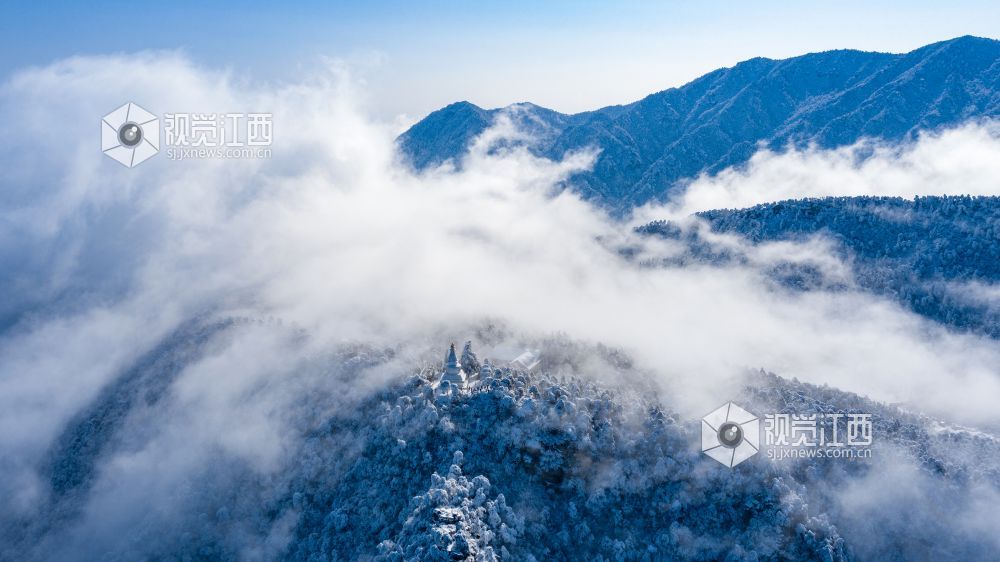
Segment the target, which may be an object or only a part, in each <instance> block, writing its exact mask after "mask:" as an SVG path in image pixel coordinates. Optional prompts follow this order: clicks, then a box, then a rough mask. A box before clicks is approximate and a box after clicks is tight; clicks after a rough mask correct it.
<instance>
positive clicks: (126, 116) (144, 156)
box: [101, 102, 160, 168]
mask: <svg viewBox="0 0 1000 562" xmlns="http://www.w3.org/2000/svg"><path fill="white" fill-rule="evenodd" d="M159 150H160V120H159V119H158V118H157V117H156V116H155V115H153V114H152V113H150V112H148V111H146V110H145V109H143V108H141V107H139V106H138V105H136V104H134V103H131V102H130V103H126V104H125V105H123V106H121V107H119V108H118V109H116V110H114V111H112V112H111V113H109V114H107V115H105V116H104V118H103V119H102V120H101V151H103V152H104V154H107V155H108V156H110V157H111V158H113V159H114V160H116V161H118V162H120V163H122V164H124V165H125V166H127V167H129V168H132V167H134V166H137V165H139V164H140V163H142V162H144V161H146V160H148V159H149V158H150V157H152V156H153V155H154V154H156V153H157V152H159Z"/></svg>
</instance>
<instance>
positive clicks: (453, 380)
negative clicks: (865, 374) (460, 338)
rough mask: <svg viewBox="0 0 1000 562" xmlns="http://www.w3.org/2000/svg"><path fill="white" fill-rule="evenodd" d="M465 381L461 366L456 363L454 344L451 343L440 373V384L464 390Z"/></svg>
mask: <svg viewBox="0 0 1000 562" xmlns="http://www.w3.org/2000/svg"><path fill="white" fill-rule="evenodd" d="M465 379H466V374H465V371H463V370H462V366H461V365H460V364H459V363H458V354H457V353H455V344H454V343H452V344H451V347H449V348H448V353H447V355H445V358H444V372H443V373H441V382H442V383H444V382H447V383H449V384H450V385H452V386H455V387H457V388H464V387H465Z"/></svg>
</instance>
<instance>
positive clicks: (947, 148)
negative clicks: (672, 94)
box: [0, 52, 1000, 560]
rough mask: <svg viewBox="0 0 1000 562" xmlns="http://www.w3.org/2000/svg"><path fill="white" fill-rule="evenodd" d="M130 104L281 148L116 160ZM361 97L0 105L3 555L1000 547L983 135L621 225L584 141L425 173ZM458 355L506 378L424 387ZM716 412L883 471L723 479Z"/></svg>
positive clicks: (21, 77)
mask: <svg viewBox="0 0 1000 562" xmlns="http://www.w3.org/2000/svg"><path fill="white" fill-rule="evenodd" d="M120 91H128V92H131V94H130V95H132V96H133V98H134V99H135V100H136V101H139V102H140V103H142V104H143V105H144V106H146V107H148V108H154V109H155V110H156V111H161V112H170V111H205V112H220V113H222V112H226V111H245V112H251V111H263V110H266V111H269V112H272V113H273V120H274V135H275V143H274V147H273V156H272V157H271V158H270V159H266V160H253V159H246V160H212V159H206V160H196V159H195V160H186V161H171V160H168V159H166V158H163V157H162V155H161V157H157V158H153V159H151V160H149V161H148V162H145V163H143V164H142V165H141V166H138V167H136V168H134V169H127V168H125V167H120V166H117V164H115V163H113V162H110V161H107V159H103V158H99V156H100V155H99V154H97V152H98V151H97V148H96V143H97V138H96V132H95V131H96V125H97V122H98V121H99V117H100V116H101V115H103V114H104V113H106V112H107V111H108V110H109V109H111V108H113V107H115V106H116V105H119V104H120V103H122V102H123V101H125V100H119V99H117V98H116V97H115V96H116V95H117V94H114V92H120ZM366 99H367V98H366V92H365V86H364V81H363V80H362V79H360V78H359V77H357V76H354V75H353V74H352V69H351V68H350V67H348V66H345V65H342V64H340V63H330V66H329V67H328V68H323V69H320V70H317V71H316V72H314V73H313V74H311V75H309V76H307V77H305V78H303V79H302V80H300V81H298V82H295V83H280V84H273V83H257V82H253V81H251V80H249V79H246V78H244V77H240V76H239V75H237V74H235V73H233V72H231V71H225V70H220V69H215V68H207V67H203V66H200V65H198V64H197V63H196V62H194V61H192V60H190V59H189V58H187V57H186V56H183V55H180V54H177V53H169V52H168V53H161V52H155V53H154V52H151V53H144V54H138V55H130V56H102V57H74V58H70V59H65V60H62V61H59V62H56V63H53V64H51V65H49V66H44V67H37V68H29V69H25V70H22V71H21V72H19V73H16V74H15V75H13V77H12V78H10V79H9V80H8V81H7V82H6V83H4V84H3V85H2V86H0V118H2V119H3V121H4V123H5V127H6V128H7V130H8V131H12V132H13V133H12V134H10V135H6V136H5V137H4V138H3V139H2V140H0V154H2V156H0V158H2V159H3V162H2V165H0V184H3V185H4V186H5V189H4V191H3V193H2V195H0V263H2V264H3V265H4V267H3V271H2V272H0V292H2V294H3V295H4V298H3V299H2V300H0V544H2V546H0V558H4V559H7V558H9V557H15V554H16V553H21V554H22V555H21V556H17V558H20V559H80V560H84V559H122V560H126V559H137V558H165V557H168V558H183V559H203V558H225V559H236V558H239V559H274V558H293V559H303V560H305V559H310V560H357V559H369V558H371V557H381V559H386V560H404V559H405V560H409V559H414V557H416V558H417V559H424V558H421V557H422V556H423V557H426V558H429V557H430V555H429V554H428V553H429V552H431V551H432V550H433V549H432V548H431V546H432V545H436V546H434V548H438V549H439V550H440V552H441V553H449V552H450V553H455V552H465V553H467V554H468V555H469V556H472V557H473V558H472V559H476V560H480V559H482V560H488V559H490V556H496V557H503V556H507V557H513V559H529V558H528V557H529V556H533V557H535V559H537V560H543V559H562V558H564V557H565V553H567V552H573V550H572V548H574V545H575V548H579V549H581V550H578V551H576V552H577V553H581V552H585V553H587V556H586V558H588V559H598V558H599V557H604V559H608V560H611V559H619V560H633V559H635V560H640V559H651V560H652V559H662V558H664V557H685V558H700V559H718V558H722V557H724V556H726V553H732V552H737V553H738V555H739V556H743V557H744V558H746V559H754V558H755V557H759V558H760V559H766V558H772V557H778V556H791V557H803V558H813V559H819V558H822V557H826V558H827V559H854V558H860V559H889V557H890V556H894V555H898V554H900V553H902V556H903V557H905V556H906V554H907V553H909V554H910V555H913V556H918V557H919V556H922V555H926V552H931V553H935V554H938V555H940V556H943V557H948V556H956V555H962V556H965V557H967V558H970V559H987V558H988V557H989V554H988V553H990V552H996V550H997V548H1000V543H998V542H997V538H996V536H997V533H996V531H997V530H998V529H1000V519H998V516H997V512H996V510H995V509H993V506H995V501H996V500H997V498H998V493H1000V463H998V461H997V460H996V459H997V457H996V454H995V453H996V452H997V448H998V445H997V439H998V435H1000V433H998V432H1000V410H998V409H997V405H996V399H997V397H1000V367H998V366H1000V343H998V339H997V338H998V337H1000V328H998V326H1000V296H998V295H1000V292H998V291H1000V289H998V287H1000V285H997V283H998V282H1000V272H998V271H997V270H996V268H997V263H1000V261H998V260H1000V256H998V247H1000V238H998V237H1000V202H998V195H1000V189H998V185H997V178H1000V157H997V155H1000V129H998V127H997V125H996V124H995V123H994V122H993V121H990V120H988V119H987V120H970V121H966V122H963V123H961V124H960V125H957V126H955V127H948V128H946V129H942V130H934V131H927V132H926V133H921V134H919V135H917V136H916V138H914V139H912V140H908V141H906V142H900V143H891V142H886V141H881V140H873V139H863V140H861V141H859V142H857V143H852V144H850V145H848V146H845V147H839V148H830V149H826V148H819V147H816V146H804V147H790V148H788V149H787V150H778V149H773V148H768V147H764V146H761V147H758V148H759V150H758V151H757V152H756V153H755V154H754V155H753V156H752V157H750V158H749V159H748V160H747V162H746V163H744V164H741V165H740V166H738V167H733V168H726V169H724V170H721V171H719V172H718V173H715V174H711V175H709V174H702V175H699V176H696V177H692V178H688V180H687V181H686V182H685V183H684V185H683V188H682V189H680V190H679V191H678V192H677V193H676V194H675V195H674V196H673V197H671V198H670V199H669V200H664V201H649V202H644V203H643V204H642V205H641V206H638V207H636V208H634V209H631V210H629V212H627V213H624V214H623V213H621V212H620V209H609V208H607V207H606V206H602V205H600V204H598V202H595V201H592V200H589V199H587V198H586V197H583V196H581V195H580V194H579V193H578V192H577V191H575V190H574V189H573V188H572V184H573V178H574V177H576V175H577V174H579V173H581V172H586V171H588V170H590V169H592V167H593V166H594V164H595V162H596V161H597V159H598V158H599V155H600V150H599V149H598V148H593V147H592V148H589V149H588V148H583V149H579V150H571V151H568V152H566V153H564V154H562V155H561V156H560V157H558V158H547V157H545V156H540V155H538V154H537V153H536V152H533V151H532V150H530V147H531V145H532V142H533V137H532V134H533V133H532V131H526V130H524V129H523V128H522V127H519V126H518V123H519V119H518V118H517V116H516V115H513V116H512V115H511V114H510V113H509V112H508V113H503V112H500V113H499V114H498V115H497V116H496V118H495V120H493V121H492V122H491V125H490V127H489V128H487V129H486V130H485V131H484V132H482V133H481V134H479V135H478V136H476V137H475V139H474V140H473V141H472V143H471V145H470V146H469V147H468V149H467V151H465V152H464V153H463V154H462V155H461V156H460V157H458V158H456V159H451V160H447V161H445V162H444V163H442V164H440V165H436V166H430V167H427V168H425V169H423V170H420V171H416V170H414V169H413V168H412V167H411V166H410V165H408V164H407V162H405V160H404V158H402V156H401V155H400V153H399V150H398V144H397V141H396V137H397V136H398V135H399V133H400V132H401V128H402V127H401V126H400V125H401V123H395V122H391V123H387V122H384V121H380V120H377V119H375V118H373V117H371V115H372V112H371V111H370V110H369V109H368V107H367V105H366V104H367V101H366ZM80 115H84V116H87V117H86V118H79V117H78V116H80ZM90 116H93V119H91V118H90ZM944 196H947V197H944ZM872 197H877V198H884V199H871V198H872ZM805 198H839V199H816V200H815V205H813V206H812V207H810V206H809V205H810V204H809V203H808V202H802V201H801V200H803V199H805ZM915 198H916V199H915ZM786 200H799V201H798V202H797V203H788V204H785V205H777V206H775V205H772V204H774V203H777V202H782V201H786ZM756 205H760V207H755V206H756ZM748 208H749V209H750V210H746V209H748ZM727 209H729V210H728V211H727ZM817 216H820V217H822V220H823V221H826V222H824V223H823V224H825V225H827V226H829V227H828V228H819V227H814V226H815V224H819V223H810V221H811V220H813V218H814V217H817ZM817 220H818V219H817ZM790 233H791V234H794V236H793V235H790ZM949 252H950V253H949ZM949 260H950V261H949ZM465 341H471V342H472V345H471V347H472V349H473V350H474V352H475V356H476V359H475V361H476V364H475V368H476V370H477V372H478V369H480V368H481V367H482V363H483V362H484V361H485V360H486V359H487V358H489V359H490V360H491V363H490V364H491V365H493V366H494V367H495V370H489V371H488V373H487V376H485V377H484V378H482V379H481V380H480V381H479V383H478V385H477V386H474V387H472V388H470V389H466V390H465V391H464V393H456V394H454V395H445V396H442V395H441V394H440V393H436V392H435V391H434V390H433V386H434V385H435V384H436V383H437V379H438V377H439V375H440V372H441V370H442V368H443V363H442V357H443V356H444V354H445V351H446V350H447V348H448V345H449V344H450V343H451V342H457V343H458V344H459V346H460V348H461V344H462V343H464V342H465ZM524 350H537V353H538V357H539V360H540V364H539V366H538V367H537V368H536V369H534V370H532V371H530V372H528V371H525V370H523V369H519V368H518V366H517V365H512V364H511V363H510V362H511V360H512V359H513V358H515V357H516V356H517V355H518V354H519V353H521V352H522V351H524ZM729 400H736V401H740V400H742V401H743V403H745V404H746V405H752V406H756V407H759V408H760V409H761V411H772V410H774V411H777V409H780V408H782V407H790V405H794V406H797V407H801V408H805V409H816V410H817V411H823V410H824V408H825V409H830V408H840V409H861V410H863V411H869V412H872V413H873V414H875V415H876V420H877V423H876V432H877V433H876V442H875V455H874V458H873V459H871V460H870V461H865V462H861V461H859V462H854V463H839V464H838V463H836V462H833V461H828V462H825V463H824V462H817V463H811V462H809V461H770V460H768V459H765V458H757V459H755V460H754V461H753V462H751V463H746V464H745V465H741V466H740V467H737V468H735V469H733V470H732V471H730V469H729V468H728V467H723V466H719V465H716V464H714V462H713V461H711V460H709V459H706V458H704V457H703V456H701V454H700V450H699V446H700V443H699V441H698V429H699V426H698V423H699V419H700V418H701V417H702V416H703V415H704V414H705V413H707V412H709V411H711V410H712V409H714V408H715V407H717V406H718V405H719V404H722V403H725V402H726V401H729ZM769 409H771V410H769ZM435 474H436V475H435ZM437 508H448V509H454V510H455V511H454V514H452V515H447V516H444V515H441V512H438V511H435V509H437ZM741 509H744V510H749V511H750V512H752V513H753V516H752V517H750V516H748V518H741V517H737V516H736V515H733V514H734V513H736V512H738V510H741ZM448 513H451V512H448ZM449 518H450V519H449ZM671 521H672V522H671ZM456 522H458V523H456ZM443 525H444V526H446V525H452V526H453V527H452V528H451V530H450V534H448V533H446V532H445V531H442V530H441V528H442V526H443ZM455 525H458V527H459V530H458V531H456V530H455V527H454V526H455ZM873 526H875V527H879V528H882V529H888V530H887V531H885V532H874V531H872V527H873ZM435 533H437V534H435ZM442 537H443V538H442ZM927 537H933V538H931V539H928V538H927ZM441 541H443V542H441ZM588 541H589V542H588ZM921 541H929V542H931V543H933V544H932V545H927V544H925V543H924V542H921ZM460 543H461V544H460ZM441 545H444V546H441ZM733 545H738V547H733ZM733 548H736V550H735V551H734V550H733ZM463 549H464V550H463ZM921 549H925V550H923V551H922V550H921ZM926 549H930V550H926ZM934 549H940V550H934ZM921 552H923V554H921ZM421 553H423V554H421ZM441 555H442V556H444V555H445V554H441ZM911 557H912V556H911Z"/></svg>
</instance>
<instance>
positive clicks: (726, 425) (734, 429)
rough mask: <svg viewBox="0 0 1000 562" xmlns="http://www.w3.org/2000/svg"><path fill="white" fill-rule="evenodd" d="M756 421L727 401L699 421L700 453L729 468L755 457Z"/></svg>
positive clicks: (758, 441)
mask: <svg viewBox="0 0 1000 562" xmlns="http://www.w3.org/2000/svg"><path fill="white" fill-rule="evenodd" d="M759 448H760V419H758V418H757V416H755V415H753V414H751V413H750V412H748V411H746V410H744V409H743V408H741V407H739V406H737V405H736V404H733V403H732V402H727V403H725V404H723V405H722V406H720V407H719V408H717V409H715V411H713V412H712V413H710V414H708V415H707V416H705V417H704V418H702V420H701V450H702V452H704V453H705V454H706V455H708V456H710V457H712V458H713V459H715V460H717V461H719V462H720V463H722V464H724V465H726V466H728V467H730V468H732V467H734V466H736V465H738V464H740V463H741V462H743V461H745V460H747V459H749V458H750V457H752V456H754V455H756V454H757V451H758V449H759Z"/></svg>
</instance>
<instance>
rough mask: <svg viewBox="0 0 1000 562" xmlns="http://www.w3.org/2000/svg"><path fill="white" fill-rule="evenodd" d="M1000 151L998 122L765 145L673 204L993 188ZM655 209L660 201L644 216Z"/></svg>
mask: <svg viewBox="0 0 1000 562" xmlns="http://www.w3.org/2000/svg"><path fill="white" fill-rule="evenodd" d="M998 154H1000V124H997V123H996V122H987V123H983V124H966V125H964V126H961V127H957V128H953V129H948V130H945V131H943V132H940V133H934V134H930V133H925V134H923V135H921V136H920V137H919V139H918V140H917V141H915V142H912V143H909V144H904V145H901V146H900V145H892V144H885V143H881V142H878V141H871V140H864V141H861V142H859V143H857V144H855V145H853V146H847V147H843V148H838V149H835V150H820V149H817V148H811V149H807V150H790V151H787V152H780V153H779V152H773V151H770V150H767V149H762V150H760V151H758V152H757V153H756V154H754V156H753V157H752V158H751V159H750V161H749V162H748V163H747V164H746V165H745V166H744V167H740V168H730V169H726V170H724V171H722V172H720V173H719V174H717V175H715V176H701V177H699V178H697V179H695V180H694V181H693V182H692V183H691V184H690V185H689V186H688V187H687V189H686V190H685V191H684V193H683V195H682V196H681V197H680V198H679V199H678V200H677V201H676V202H675V203H674V204H673V205H671V206H670V210H671V212H672V213H675V214H677V215H681V216H686V215H688V214H691V213H696V212H699V211H707V210H710V209H729V208H735V209H741V208H745V207H751V206H753V205H757V204H760V203H770V202H774V201H781V200H785V199H801V198H804V197H829V196H848V195H882V196H895V197H904V198H908V199H912V198H913V197H914V196H917V195H996V194H997V193H998V191H1000V190H998V187H997V183H996V179H995V178H997V177H1000V157H998ZM862 155H866V156H868V157H866V158H863V157H862ZM650 212H654V213H661V212H662V209H657V208H655V207H651V208H647V209H644V211H643V212H642V213H640V216H647V215H648V213H650Z"/></svg>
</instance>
